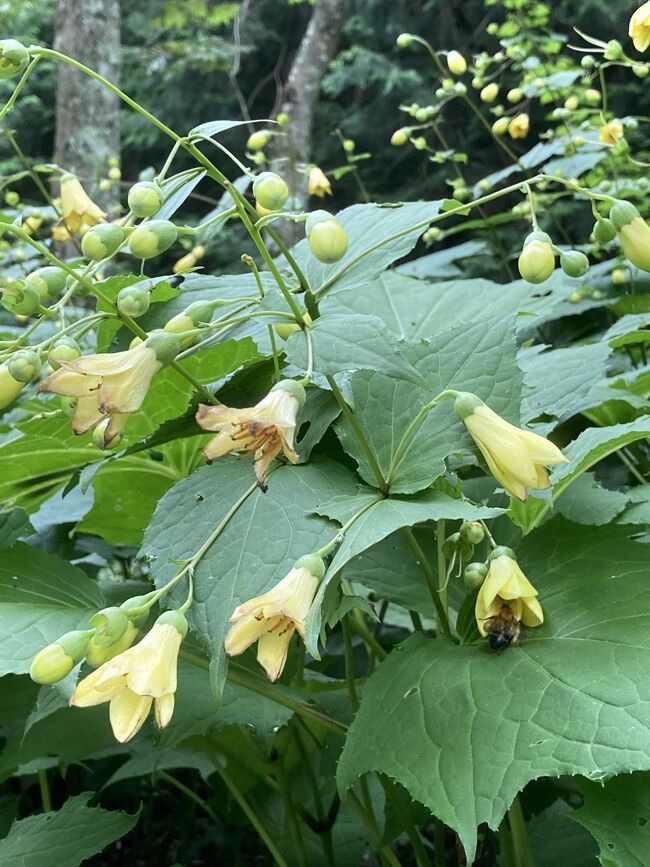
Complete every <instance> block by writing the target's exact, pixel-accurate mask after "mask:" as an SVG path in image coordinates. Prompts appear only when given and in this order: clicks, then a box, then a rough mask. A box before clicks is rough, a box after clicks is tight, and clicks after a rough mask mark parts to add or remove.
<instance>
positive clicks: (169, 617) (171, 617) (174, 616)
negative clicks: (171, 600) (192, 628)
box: [156, 611, 189, 638]
mask: <svg viewBox="0 0 650 867" xmlns="http://www.w3.org/2000/svg"><path fill="white" fill-rule="evenodd" d="M158 623H160V624H161V625H162V624H169V625H170V626H174V627H175V628H176V630H177V631H178V632H179V634H180V635H181V637H182V638H185V636H186V635H187V630H188V628H189V627H188V624H187V619H186V618H185V615H183V614H181V612H180V611H165V612H164V613H163V614H161V615H160V617H159V618H158V619H157V620H156V624H158Z"/></svg>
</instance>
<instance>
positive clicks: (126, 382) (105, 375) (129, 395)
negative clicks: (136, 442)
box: [38, 331, 181, 446]
mask: <svg viewBox="0 0 650 867" xmlns="http://www.w3.org/2000/svg"><path fill="white" fill-rule="evenodd" d="M180 346H181V341H180V338H179V337H177V335H175V334H170V333H168V332H166V331H154V332H153V333H152V334H150V335H149V337H148V338H147V340H145V341H143V342H142V343H140V344H139V345H138V346H135V347H134V348H133V349H127V350H126V351H125V352H110V353H108V352H107V353H101V354H99V355H85V356H82V357H80V358H77V359H75V360H74V361H61V362H60V363H61V367H60V369H59V370H56V371H55V372H54V373H52V374H51V375H50V376H48V377H47V379H44V380H43V381H42V382H41V383H40V385H39V387H38V389H39V391H51V392H53V393H54V394H60V395H64V396H67V397H76V398H77V406H76V411H75V415H74V418H73V420H72V429H73V430H74V432H75V433H76V434H83V433H86V431H89V430H90V429H91V428H93V427H95V425H96V424H98V422H100V421H101V420H102V419H103V418H105V416H106V415H109V416H110V417H111V420H110V424H109V425H108V426H107V428H106V431H105V434H104V443H105V445H106V446H108V445H110V443H111V442H113V440H114V439H115V438H116V437H117V436H118V434H119V433H121V431H122V430H123V428H124V426H125V424H126V422H127V420H128V417H129V413H132V412H136V411H137V410H139V409H140V407H141V406H142V401H143V400H144V398H145V396H146V394H147V391H148V389H149V385H150V383H151V380H152V378H153V376H154V375H155V374H156V373H157V372H158V371H159V370H160V369H161V367H163V365H164V364H167V363H168V362H169V361H171V360H172V359H173V358H174V357H175V356H176V355H177V354H178V352H179V351H180Z"/></svg>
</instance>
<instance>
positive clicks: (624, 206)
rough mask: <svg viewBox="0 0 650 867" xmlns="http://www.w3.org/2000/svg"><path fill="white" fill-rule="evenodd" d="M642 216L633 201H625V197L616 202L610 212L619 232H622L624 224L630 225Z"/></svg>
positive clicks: (610, 217) (610, 216)
mask: <svg viewBox="0 0 650 867" xmlns="http://www.w3.org/2000/svg"><path fill="white" fill-rule="evenodd" d="M640 216H641V215H640V214H639V212H638V211H637V209H636V208H635V207H634V205H633V204H632V203H631V202H625V201H623V199H619V200H618V201H616V202H614V204H613V205H612V208H611V210H610V212H609V219H610V220H611V222H612V224H613V226H614V228H615V229H616V231H617V232H620V230H621V229H622V228H623V227H624V226H627V225H629V224H630V223H631V222H632V221H633V220H636V219H637V217H640Z"/></svg>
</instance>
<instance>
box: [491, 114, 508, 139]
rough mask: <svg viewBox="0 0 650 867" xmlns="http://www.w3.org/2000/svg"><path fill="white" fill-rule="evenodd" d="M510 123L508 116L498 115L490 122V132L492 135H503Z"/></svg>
mask: <svg viewBox="0 0 650 867" xmlns="http://www.w3.org/2000/svg"><path fill="white" fill-rule="evenodd" d="M509 125H510V118H509V117H499V118H497V119H496V120H495V121H494V123H493V124H492V134H493V135H505V134H506V133H507V132H508V127H509Z"/></svg>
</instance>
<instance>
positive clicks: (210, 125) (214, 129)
mask: <svg viewBox="0 0 650 867" xmlns="http://www.w3.org/2000/svg"><path fill="white" fill-rule="evenodd" d="M249 123H250V121H248V120H209V121H207V122H206V123H200V124H199V125H198V126H195V127H194V128H193V129H191V130H190V131H189V133H188V135H189V136H201V137H202V138H212V137H213V136H216V135H219V133H222V132H226V130H229V129H233V128H234V127H236V126H243V125H244V124H249ZM255 123H275V121H273V120H256V121H255Z"/></svg>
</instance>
